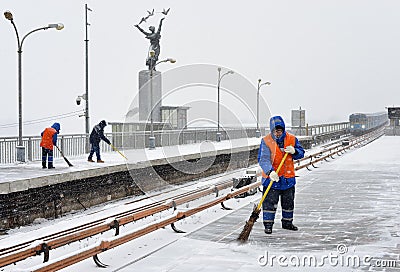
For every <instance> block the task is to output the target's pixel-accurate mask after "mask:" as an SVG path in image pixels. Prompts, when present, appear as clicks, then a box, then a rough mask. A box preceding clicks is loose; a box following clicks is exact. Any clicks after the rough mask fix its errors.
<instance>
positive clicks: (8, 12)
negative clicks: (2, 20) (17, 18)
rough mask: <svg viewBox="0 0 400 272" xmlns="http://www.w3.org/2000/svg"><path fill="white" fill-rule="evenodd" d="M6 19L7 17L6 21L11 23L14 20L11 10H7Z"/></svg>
mask: <svg viewBox="0 0 400 272" xmlns="http://www.w3.org/2000/svg"><path fill="white" fill-rule="evenodd" d="M4 17H6V19H7V20H10V21H12V20H14V18H13V15H12V13H11V11H9V10H6V11H5V12H4Z"/></svg>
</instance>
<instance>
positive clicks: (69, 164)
mask: <svg viewBox="0 0 400 272" xmlns="http://www.w3.org/2000/svg"><path fill="white" fill-rule="evenodd" d="M56 147H57V149H58V151H60V154H61V157H63V158H64V161H65V162H66V163H67V164H68V166H69V167H71V166H73V165H72V163H71V162H70V161H69V160H68V159H67V158H66V157H65V156H64V153H63V152H62V151H61V149H60V148H59V147H58V146H56Z"/></svg>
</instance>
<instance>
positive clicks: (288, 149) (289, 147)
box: [283, 145, 296, 155]
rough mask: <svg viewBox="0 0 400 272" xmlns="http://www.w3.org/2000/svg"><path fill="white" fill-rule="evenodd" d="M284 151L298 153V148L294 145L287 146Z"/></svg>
mask: <svg viewBox="0 0 400 272" xmlns="http://www.w3.org/2000/svg"><path fill="white" fill-rule="evenodd" d="M283 151H285V152H286V153H289V154H292V155H293V154H294V153H296V150H295V149H294V147H293V146H291V145H289V146H287V147H285V149H284V150H283Z"/></svg>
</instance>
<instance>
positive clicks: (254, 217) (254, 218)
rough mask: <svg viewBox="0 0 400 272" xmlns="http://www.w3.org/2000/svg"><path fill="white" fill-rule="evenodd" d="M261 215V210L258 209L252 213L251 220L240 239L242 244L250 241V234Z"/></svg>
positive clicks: (245, 226) (247, 222)
mask: <svg viewBox="0 0 400 272" xmlns="http://www.w3.org/2000/svg"><path fill="white" fill-rule="evenodd" d="M259 214H260V210H257V209H256V210H254V211H253V212H252V213H251V215H250V218H249V220H248V221H246V224H245V225H244V228H243V230H242V232H241V233H240V235H239V237H238V240H239V241H240V242H246V241H247V240H248V239H249V236H250V232H251V230H252V229H253V226H254V223H255V222H256V221H257V219H258V216H259Z"/></svg>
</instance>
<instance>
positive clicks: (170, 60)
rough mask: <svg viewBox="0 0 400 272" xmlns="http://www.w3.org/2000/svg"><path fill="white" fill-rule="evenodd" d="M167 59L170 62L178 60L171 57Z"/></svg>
mask: <svg viewBox="0 0 400 272" xmlns="http://www.w3.org/2000/svg"><path fill="white" fill-rule="evenodd" d="M167 61H169V62H170V63H175V62H176V59H171V58H169V59H167Z"/></svg>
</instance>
